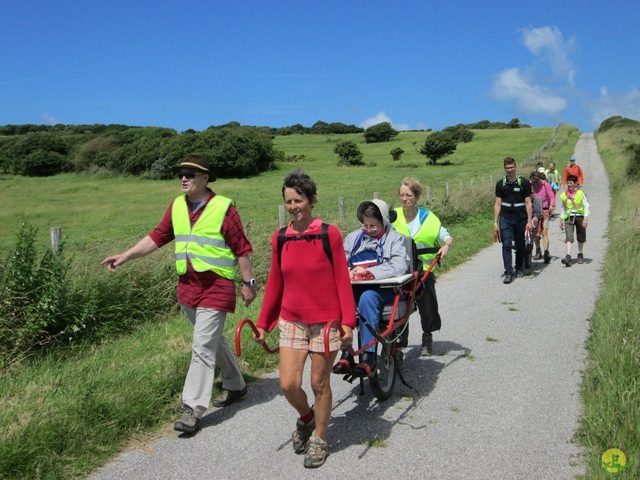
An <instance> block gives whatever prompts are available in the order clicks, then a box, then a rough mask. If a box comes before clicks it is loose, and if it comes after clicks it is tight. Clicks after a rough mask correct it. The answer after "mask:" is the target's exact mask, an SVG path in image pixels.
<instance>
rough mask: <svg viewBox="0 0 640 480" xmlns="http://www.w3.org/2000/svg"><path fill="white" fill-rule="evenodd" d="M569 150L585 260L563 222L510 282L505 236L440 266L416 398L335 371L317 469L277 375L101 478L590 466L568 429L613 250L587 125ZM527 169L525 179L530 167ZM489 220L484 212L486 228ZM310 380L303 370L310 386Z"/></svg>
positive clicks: (604, 191) (551, 472) (413, 376)
mask: <svg viewBox="0 0 640 480" xmlns="http://www.w3.org/2000/svg"><path fill="white" fill-rule="evenodd" d="M575 156H576V158H577V159H578V163H579V164H580V165H581V166H582V167H583V168H584V170H585V176H586V180H585V192H586V194H587V196H588V198H589V200H590V202H591V205H592V216H591V217H590V218H589V227H588V234H587V235H588V237H587V244H586V246H585V259H586V263H585V264H583V265H573V266H572V267H570V268H567V267H565V266H563V265H562V264H561V263H560V258H561V255H564V243H563V239H564V235H563V234H562V233H561V232H560V231H559V227H558V221H557V219H555V220H553V221H552V223H551V227H550V235H551V237H550V240H551V247H550V249H551V254H552V256H553V259H552V261H551V263H550V264H549V265H544V264H543V263H542V262H541V261H540V262H538V261H535V262H534V267H533V268H532V273H531V275H529V276H527V277H525V278H523V279H516V280H515V281H514V282H513V283H512V284H510V285H504V284H503V283H502V279H501V274H502V260H501V252H500V246H499V245H498V244H494V245H493V246H491V247H490V248H487V249H485V250H484V251H482V252H480V253H479V254H478V255H476V256H475V257H473V258H472V259H471V260H470V261H468V262H467V263H465V264H464V265H462V266H460V267H458V268H456V269H454V270H452V271H450V272H447V273H446V274H443V275H442V276H440V277H439V281H438V285H437V290H438V299H439V303H440V312H441V315H442V319H443V328H442V330H441V331H439V332H436V333H435V334H434V340H435V341H434V347H433V349H434V355H433V356H432V357H428V358H423V357H420V346H421V331H420V322H419V318H417V315H416V314H414V315H413V318H412V319H411V334H410V338H409V347H407V348H406V349H405V370H404V372H405V373H404V375H405V379H406V380H407V382H408V383H409V384H410V385H411V386H413V387H414V388H415V389H416V390H417V391H418V392H419V394H416V393H415V392H413V391H412V390H410V389H408V388H406V387H405V386H403V385H401V384H400V383H397V385H396V389H395V391H394V394H393V396H392V397H391V398H390V399H389V400H387V401H385V402H380V403H379V402H378V401H377V400H376V399H375V397H374V396H373V395H372V393H371V390H370V389H369V387H368V385H367V386H366V388H365V395H364V396H360V395H358V392H359V387H358V385H356V384H349V383H346V382H343V381H342V380H341V378H340V377H339V376H335V375H334V376H333V377H332V387H333V405H334V410H333V416H332V420H331V423H330V425H329V429H328V442H329V449H330V453H331V454H330V456H329V458H328V460H327V462H326V463H325V465H324V466H322V467H321V468H320V469H318V470H317V471H305V469H304V468H303V466H302V457H301V456H298V455H295V454H294V453H293V451H292V446H291V441H290V435H291V432H292V431H293V429H294V423H295V413H294V410H293V409H292V408H291V407H290V406H289V405H288V404H287V402H286V400H285V399H284V397H283V396H282V395H281V394H280V391H279V386H278V375H277V373H272V374H269V375H266V376H264V377H263V378H262V379H260V380H259V381H257V382H254V383H252V384H251V385H250V386H249V393H248V395H247V396H246V397H244V398H243V399H242V400H241V401H239V402H237V403H235V404H233V405H231V406H229V407H226V408H222V409H213V410H212V411H211V412H210V413H209V414H208V415H207V416H206V417H205V419H204V425H205V428H204V429H203V430H202V431H201V432H199V433H198V434H197V435H195V436H193V437H191V438H181V437H178V436H177V435H176V434H174V433H170V434H167V436H166V437H164V438H163V439H161V440H160V441H158V442H157V443H155V444H153V445H150V446H149V447H148V448H147V449H145V450H144V451H142V450H132V451H128V452H125V453H123V454H122V455H120V456H119V457H118V458H117V459H116V460H114V461H113V462H112V463H110V464H109V465H107V466H105V467H104V468H103V469H101V470H100V471H98V472H96V474H95V475H94V478H95V479H111V478H125V477H135V478H139V479H155V478H199V477H202V478H205V477H207V476H211V475H212V474H213V476H214V477H215V478H237V477H238V476H239V475H242V476H245V477H247V478H299V477H300V475H304V476H305V478H341V477H343V476H345V474H347V475H350V476H353V475H358V476H360V477H363V476H364V478H366V477H369V478H395V477H397V476H398V474H400V475H402V476H403V477H405V478H424V477H426V476H428V475H431V476H432V477H433V478H444V477H445V476H446V477H447V478H457V479H474V480H477V479H495V478H575V477H576V476H577V475H580V474H584V468H583V467H582V464H583V462H589V461H598V460H599V459H590V458H583V457H582V454H581V450H580V448H579V446H578V445H577V444H576V443H575V442H574V434H575V432H576V430H577V427H578V418H579V415H580V394H579V384H580V381H581V376H580V371H581V369H582V368H583V365H584V359H585V351H584V348H583V345H584V341H585V340H586V338H587V334H588V319H589V317H590V315H591V313H592V311H593V308H594V304H595V300H596V297H597V294H598V288H599V283H600V276H599V270H600V266H601V265H602V262H603V261H604V258H603V257H604V254H605V251H606V239H605V237H604V234H605V230H606V227H607V220H608V210H609V193H608V180H607V176H606V173H605V170H604V166H603V165H602V162H601V161H600V158H599V156H598V154H597V150H596V145H595V141H594V137H593V135H592V134H583V135H582V136H581V137H580V140H579V142H578V144H577V145H576V148H575ZM557 163H558V165H559V167H561V168H564V166H563V164H562V163H563V162H561V161H558V162H557ZM520 173H521V174H524V175H528V173H529V170H528V167H527V168H523V169H522V170H521V171H520ZM492 225H493V219H492V217H491V216H489V217H488V218H487V235H492ZM452 234H453V236H454V237H455V231H453V232H452ZM453 248H456V245H455V243H454V247H453ZM575 248H576V247H574V258H575ZM545 307H546V308H545ZM308 381H309V377H308V372H307V373H306V374H305V378H304V382H305V386H306V389H307V391H308V392H310V389H309V388H308ZM303 472H304V473H303Z"/></svg>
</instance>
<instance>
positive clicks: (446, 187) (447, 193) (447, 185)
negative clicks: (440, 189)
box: [444, 183, 449, 197]
mask: <svg viewBox="0 0 640 480" xmlns="http://www.w3.org/2000/svg"><path fill="white" fill-rule="evenodd" d="M444 194H445V196H446V197H448V196H449V183H445V185H444Z"/></svg>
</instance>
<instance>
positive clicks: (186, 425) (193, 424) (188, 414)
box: [173, 404, 200, 433]
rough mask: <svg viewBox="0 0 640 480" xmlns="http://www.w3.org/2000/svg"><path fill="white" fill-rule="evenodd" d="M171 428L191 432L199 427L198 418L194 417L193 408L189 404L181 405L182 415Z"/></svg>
mask: <svg viewBox="0 0 640 480" xmlns="http://www.w3.org/2000/svg"><path fill="white" fill-rule="evenodd" d="M173 429H174V430H176V431H178V432H186V433H193V432H196V431H197V430H199V429H200V419H199V418H198V417H196V414H195V413H194V412H193V408H191V407H190V406H189V405H184V404H183V405H182V416H181V417H180V420H178V421H177V422H176V423H174V424H173Z"/></svg>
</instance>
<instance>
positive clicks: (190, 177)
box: [178, 172, 202, 180]
mask: <svg viewBox="0 0 640 480" xmlns="http://www.w3.org/2000/svg"><path fill="white" fill-rule="evenodd" d="M196 175H202V174H201V173H196V172H178V180H182V177H184V178H186V179H187V180H193V179H194V178H195V177H196Z"/></svg>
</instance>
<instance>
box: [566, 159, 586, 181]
mask: <svg viewBox="0 0 640 480" xmlns="http://www.w3.org/2000/svg"><path fill="white" fill-rule="evenodd" d="M569 175H575V176H576V177H578V185H584V172H583V171H582V169H581V168H580V166H579V165H578V164H577V163H574V164H573V165H571V164H569V166H568V167H567V168H565V169H564V175H563V176H562V184H563V185H566V184H567V177H568V176H569Z"/></svg>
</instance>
